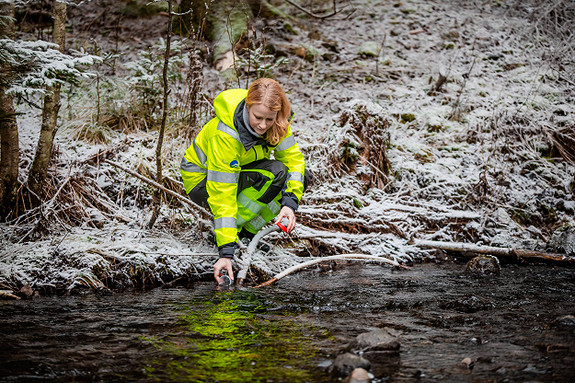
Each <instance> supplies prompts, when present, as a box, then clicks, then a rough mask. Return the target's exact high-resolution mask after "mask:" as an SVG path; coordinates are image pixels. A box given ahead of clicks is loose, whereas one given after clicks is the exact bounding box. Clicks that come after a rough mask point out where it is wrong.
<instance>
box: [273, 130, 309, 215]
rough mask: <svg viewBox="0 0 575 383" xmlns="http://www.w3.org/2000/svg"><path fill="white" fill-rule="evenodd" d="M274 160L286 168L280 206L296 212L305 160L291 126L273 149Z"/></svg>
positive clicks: (301, 189) (301, 187)
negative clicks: (285, 179) (285, 185)
mask: <svg viewBox="0 0 575 383" xmlns="http://www.w3.org/2000/svg"><path fill="white" fill-rule="evenodd" d="M274 158H275V159H276V160H278V161H281V162H282V163H283V164H284V165H285V166H287V168H288V172H289V173H288V179H287V187H286V190H285V192H284V193H283V197H282V201H281V203H282V206H288V207H290V208H292V209H293V211H296V210H297V209H298V207H299V203H300V201H301V197H302V195H303V189H304V187H303V180H304V174H305V160H304V157H303V154H302V153H301V151H300V150H299V146H298V144H297V142H296V140H295V137H294V135H293V132H292V130H291V126H290V127H288V132H287V134H286V136H285V137H284V139H283V140H282V141H281V142H280V143H279V144H278V145H277V146H276V147H275V149H274Z"/></svg>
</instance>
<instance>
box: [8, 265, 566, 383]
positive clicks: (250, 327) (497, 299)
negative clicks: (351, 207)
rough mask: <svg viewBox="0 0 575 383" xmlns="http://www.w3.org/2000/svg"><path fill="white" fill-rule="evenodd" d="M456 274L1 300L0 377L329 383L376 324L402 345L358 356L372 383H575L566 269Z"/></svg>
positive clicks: (320, 275)
mask: <svg viewBox="0 0 575 383" xmlns="http://www.w3.org/2000/svg"><path fill="white" fill-rule="evenodd" d="M464 268H465V265H463V264H443V265H434V264H423V265H415V266H413V267H412V268H411V270H391V269H390V268H387V267H381V266H377V265H362V264H349V265H345V266H338V267H337V268H336V269H335V270H333V271H330V272H325V271H305V272H302V273H300V274H297V275H295V276H293V277H289V278H286V279H284V280H281V281H279V283H278V284H276V285H275V286H272V287H271V288H264V289H249V288H245V289H236V290H231V291H217V290H216V289H215V288H214V286H213V285H212V284H210V283H203V284H198V285H195V286H194V287H193V288H170V289H155V290H152V291H148V292H129V293H117V294H114V295H109V296H96V295H88V296H73V297H43V298H39V299H35V300H29V301H17V302H14V301H10V302H0V342H1V344H0V381H2V382H71V381H76V382H130V381H141V382H148V381H150V382H152V381H162V382H332V381H338V379H337V378H334V377H331V376H329V375H328V374H327V372H326V371H325V366H327V365H328V364H329V363H330V362H331V361H332V360H333V359H334V358H335V357H336V356H337V355H338V354H340V353H342V352H343V351H344V349H345V346H346V344H348V343H349V342H351V341H352V340H353V339H354V338H355V337H356V336H357V335H359V334H361V333H363V332H366V331H370V330H373V329H376V328H383V327H387V328H389V329H391V330H392V331H393V332H395V333H396V334H398V337H399V338H398V339H399V342H400V344H401V349H400V354H399V356H389V355H386V356H378V357H376V356H374V355H364V356H365V357H367V358H368V359H370V361H371V363H372V368H371V372H372V373H373V374H374V375H375V376H376V379H374V381H375V382H446V381H447V382H570V381H575V319H573V317H572V316H573V315H575V298H574V292H575V270H574V269H569V268H559V267H553V266H548V265H542V266H533V265H531V266H518V265H507V266H504V268H503V271H502V274H501V275H500V276H497V277H491V278H470V277H468V276H465V275H464V274H463V270H464ZM570 315H571V316H570ZM464 358H469V359H470V360H471V362H472V364H471V365H470V367H471V368H469V367H467V366H466V364H464V363H461V361H462V360H463V359H464Z"/></svg>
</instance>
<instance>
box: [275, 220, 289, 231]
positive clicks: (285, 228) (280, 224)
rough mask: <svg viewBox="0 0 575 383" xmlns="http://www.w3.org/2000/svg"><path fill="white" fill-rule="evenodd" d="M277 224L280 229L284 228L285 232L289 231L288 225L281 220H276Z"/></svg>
mask: <svg viewBox="0 0 575 383" xmlns="http://www.w3.org/2000/svg"><path fill="white" fill-rule="evenodd" d="M276 225H278V226H279V228H280V229H282V230H283V231H284V232H285V233H287V232H288V230H287V227H285V226H284V225H282V223H281V222H280V221H277V222H276Z"/></svg>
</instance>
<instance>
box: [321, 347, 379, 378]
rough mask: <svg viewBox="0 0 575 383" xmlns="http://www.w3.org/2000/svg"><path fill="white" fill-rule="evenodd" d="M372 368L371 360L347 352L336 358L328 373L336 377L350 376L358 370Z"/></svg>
mask: <svg viewBox="0 0 575 383" xmlns="http://www.w3.org/2000/svg"><path fill="white" fill-rule="evenodd" d="M370 367H371V363H370V362H369V360H367V359H364V358H362V357H361V356H358V355H355V354H352V353H351V352H346V353H345V354H341V355H338V357H337V358H335V361H334V362H333V363H332V364H331V366H329V368H328V372H329V373H330V374H332V375H335V376H348V375H349V374H351V373H352V371H354V370H355V369H357V368H363V369H365V370H368V369H369V368H370Z"/></svg>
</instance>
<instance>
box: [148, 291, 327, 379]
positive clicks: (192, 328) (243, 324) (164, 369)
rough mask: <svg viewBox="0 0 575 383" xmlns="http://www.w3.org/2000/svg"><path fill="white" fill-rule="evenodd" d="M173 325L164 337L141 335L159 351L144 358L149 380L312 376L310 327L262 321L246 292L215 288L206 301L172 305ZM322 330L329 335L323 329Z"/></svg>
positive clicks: (259, 302) (260, 308)
mask: <svg viewBox="0 0 575 383" xmlns="http://www.w3.org/2000/svg"><path fill="white" fill-rule="evenodd" d="M176 309H177V310H178V311H179V312H180V315H179V326H183V327H184V328H185V329H187V331H185V332H180V333H179V334H178V335H174V336H172V337H169V338H167V339H161V340H160V339H157V338H144V340H145V341H147V342H149V343H151V344H152V345H154V346H155V347H156V348H158V349H159V350H161V351H162V352H161V354H162V357H163V359H157V360H155V361H153V362H152V363H150V364H149V365H148V366H147V368H146V372H147V375H148V377H149V378H150V379H152V380H166V381H178V382H184V381H185V382H207V381H209V382H254V381H286V382H287V381H291V382H294V381H298V382H300V381H317V379H318V378H320V377H319V376H313V375H314V374H313V372H312V370H313V366H310V365H309V364H310V363H312V360H313V358H314V357H315V355H316V353H317V351H316V347H315V346H314V345H313V344H312V343H311V341H310V340H309V338H308V337H307V336H306V335H307V334H308V333H309V332H310V331H312V332H316V331H320V330H315V329H313V328H309V327H306V326H302V325H299V324H296V323H295V322H293V321H290V320H289V319H284V320H281V321H279V320H278V321H271V320H266V319H264V318H262V317H261V314H262V313H265V312H266V310H267V307H266V305H265V303H264V300H263V299H262V298H260V297H259V296H258V295H256V293H254V292H252V291H232V292H221V293H219V294H217V295H216V296H214V297H212V299H211V300H210V301H205V302H193V303H191V304H189V305H181V304H178V306H177V307H176ZM323 335H326V336H329V334H326V333H325V332H323Z"/></svg>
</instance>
